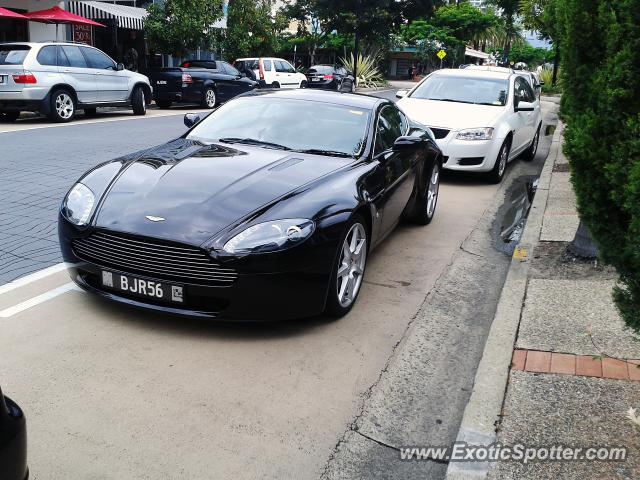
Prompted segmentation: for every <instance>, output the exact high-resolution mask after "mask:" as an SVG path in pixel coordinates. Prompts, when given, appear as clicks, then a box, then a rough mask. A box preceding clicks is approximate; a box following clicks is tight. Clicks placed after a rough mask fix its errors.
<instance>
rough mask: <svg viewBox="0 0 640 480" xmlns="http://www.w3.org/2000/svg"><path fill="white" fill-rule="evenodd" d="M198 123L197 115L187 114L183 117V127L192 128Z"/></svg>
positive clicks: (198, 116)
mask: <svg viewBox="0 0 640 480" xmlns="http://www.w3.org/2000/svg"><path fill="white" fill-rule="evenodd" d="M199 121H200V115H198V114H197V113H187V114H185V116H184V125H185V126H186V127H187V128H191V127H193V126H194V125H195V124H196V123H198V122H199Z"/></svg>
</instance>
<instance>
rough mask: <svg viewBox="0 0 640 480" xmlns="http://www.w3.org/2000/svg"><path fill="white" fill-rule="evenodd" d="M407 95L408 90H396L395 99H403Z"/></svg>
mask: <svg viewBox="0 0 640 480" xmlns="http://www.w3.org/2000/svg"><path fill="white" fill-rule="evenodd" d="M407 93H409V90H398V91H397V92H396V98H404V97H406V96H407Z"/></svg>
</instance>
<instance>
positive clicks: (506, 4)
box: [487, 0, 521, 58]
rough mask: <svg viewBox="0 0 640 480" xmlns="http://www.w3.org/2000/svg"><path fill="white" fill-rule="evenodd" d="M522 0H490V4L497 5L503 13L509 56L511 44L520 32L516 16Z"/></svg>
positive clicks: (505, 51)
mask: <svg viewBox="0 0 640 480" xmlns="http://www.w3.org/2000/svg"><path fill="white" fill-rule="evenodd" d="M520 1H521V0H488V2H487V3H488V4H489V5H493V6H495V7H496V8H497V9H498V10H499V11H500V13H501V16H502V19H503V21H504V55H505V57H507V58H508V57H509V53H510V51H511V46H512V45H513V43H514V41H516V39H517V38H518V37H520V36H521V34H520V27H519V26H518V25H517V23H516V17H517V15H518V13H519V11H520Z"/></svg>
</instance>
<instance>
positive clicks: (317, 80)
mask: <svg viewBox="0 0 640 480" xmlns="http://www.w3.org/2000/svg"><path fill="white" fill-rule="evenodd" d="M311 81H312V82H319V81H320V79H319V78H312V79H311Z"/></svg>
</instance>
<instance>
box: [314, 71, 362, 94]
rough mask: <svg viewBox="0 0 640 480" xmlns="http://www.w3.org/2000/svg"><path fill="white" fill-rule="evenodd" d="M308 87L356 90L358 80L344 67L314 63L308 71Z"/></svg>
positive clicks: (343, 90)
mask: <svg viewBox="0 0 640 480" xmlns="http://www.w3.org/2000/svg"><path fill="white" fill-rule="evenodd" d="M307 80H308V82H307V87H308V88H325V89H328V90H337V91H338V92H354V91H355V89H356V82H355V80H354V78H353V75H352V74H351V73H349V72H347V70H346V69H345V68H344V67H340V66H335V65H314V66H313V67H311V68H309V70H308V71H307Z"/></svg>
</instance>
